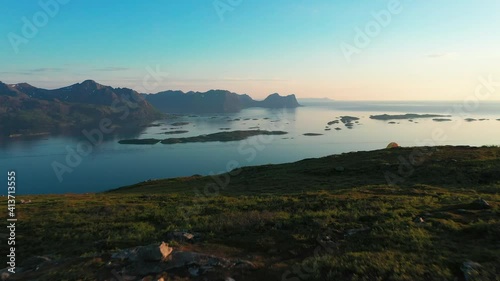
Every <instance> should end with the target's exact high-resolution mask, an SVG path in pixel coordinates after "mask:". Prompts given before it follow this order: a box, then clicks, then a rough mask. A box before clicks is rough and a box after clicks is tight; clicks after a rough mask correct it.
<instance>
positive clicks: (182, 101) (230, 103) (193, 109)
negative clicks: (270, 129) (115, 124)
mask: <svg viewBox="0 0 500 281" xmlns="http://www.w3.org/2000/svg"><path fill="white" fill-rule="evenodd" d="M143 96H144V97H145V98H146V100H147V101H148V102H150V103H151V104H152V105H153V106H155V107H156V108H158V109H159V110H161V111H163V112H167V113H223V112H238V111H240V110H242V109H245V108H249V107H265V108H295V107H298V106H300V105H299V103H298V102H297V100H296V98H295V95H289V96H286V97H282V96H280V95H279V94H272V95H270V96H269V97H267V98H266V99H265V100H263V101H256V100H253V99H252V98H251V97H250V96H248V95H240V94H236V93H232V92H229V91H225V90H210V91H208V92H187V93H184V92H182V91H165V92H160V93H157V94H150V95H143Z"/></svg>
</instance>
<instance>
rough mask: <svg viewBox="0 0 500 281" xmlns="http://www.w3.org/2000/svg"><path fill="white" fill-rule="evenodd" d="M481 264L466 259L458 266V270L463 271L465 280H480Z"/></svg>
mask: <svg viewBox="0 0 500 281" xmlns="http://www.w3.org/2000/svg"><path fill="white" fill-rule="evenodd" d="M481 268H482V266H481V265H480V264H479V263H477V262H473V261H466V262H464V263H463V264H462V266H461V267H460V270H462V272H463V273H464V278H465V281H475V280H480V279H479V278H480V272H481Z"/></svg>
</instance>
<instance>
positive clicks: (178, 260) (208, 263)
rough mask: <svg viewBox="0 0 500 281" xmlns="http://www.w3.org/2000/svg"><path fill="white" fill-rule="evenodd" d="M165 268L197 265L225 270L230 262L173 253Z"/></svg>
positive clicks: (211, 257)
mask: <svg viewBox="0 0 500 281" xmlns="http://www.w3.org/2000/svg"><path fill="white" fill-rule="evenodd" d="M166 265H167V268H168V269H169V270H170V269H175V268H182V267H186V266H190V267H192V266H193V265H197V266H199V267H203V268H210V267H222V268H227V267H229V266H230V265H231V262H230V261H229V260H227V259H225V258H220V257H216V256H211V255H206V254H200V253H196V252H180V251H179V252H173V253H172V254H171V255H170V256H169V257H168V259H167V261H166Z"/></svg>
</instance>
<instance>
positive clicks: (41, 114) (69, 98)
mask: <svg viewBox="0 0 500 281" xmlns="http://www.w3.org/2000/svg"><path fill="white" fill-rule="evenodd" d="M298 106H300V105H299V103H298V102H297V100H296V98H295V96H294V95H289V96H286V97H283V96H280V95H279V94H272V95H270V96H268V97H267V98H266V99H265V100H263V101H256V100H253V99H252V98H251V97H250V96H248V95H240V94H236V93H232V92H229V91H224V90H211V91H208V92H204V93H200V92H187V93H184V92H181V91H165V92H160V93H158V94H140V93H138V92H136V91H134V90H132V89H128V88H113V87H110V86H104V85H101V84H99V83H97V82H95V81H93V80H86V81H83V82H82V83H77V84H73V85H70V86H67V87H63V88H60V89H55V90H47V89H42V88H37V87H34V86H32V85H30V84H27V83H20V84H5V83H2V82H0V135H3V136H9V135H10V136H13V135H30V134H39V133H50V132H54V131H61V130H62V131H64V130H71V129H78V128H82V127H89V126H95V125H98V124H99V122H100V121H101V120H103V119H104V118H108V119H110V120H111V122H112V124H113V126H115V127H123V126H129V127H130V126H138V125H144V124H147V123H149V122H151V121H154V120H157V119H160V118H162V117H164V116H165V113H224V112H238V111H240V110H241V109H245V108H249V107H265V108H295V107H298Z"/></svg>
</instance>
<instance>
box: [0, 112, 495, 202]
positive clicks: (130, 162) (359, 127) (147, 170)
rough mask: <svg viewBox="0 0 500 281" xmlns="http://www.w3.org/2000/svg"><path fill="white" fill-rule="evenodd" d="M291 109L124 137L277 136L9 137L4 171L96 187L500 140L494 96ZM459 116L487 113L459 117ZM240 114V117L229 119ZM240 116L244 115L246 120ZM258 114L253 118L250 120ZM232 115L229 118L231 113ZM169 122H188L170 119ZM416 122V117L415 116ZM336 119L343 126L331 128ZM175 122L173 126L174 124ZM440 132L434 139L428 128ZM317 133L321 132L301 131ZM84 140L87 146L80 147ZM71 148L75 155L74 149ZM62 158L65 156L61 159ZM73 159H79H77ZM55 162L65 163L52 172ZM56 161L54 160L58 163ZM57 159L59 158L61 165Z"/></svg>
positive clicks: (35, 188) (49, 187)
mask: <svg viewBox="0 0 500 281" xmlns="http://www.w3.org/2000/svg"><path fill="white" fill-rule="evenodd" d="M302 104H303V105H305V106H304V107H300V108H297V109H293V110H271V109H261V108H253V109H247V110H244V111H242V112H239V113H236V114H218V115H208V116H196V117H195V116H183V117H180V118H178V119H172V120H160V121H158V122H155V123H160V124H161V125H160V126H158V127H148V128H144V129H143V130H142V131H140V132H136V133H133V134H130V135H128V136H127V137H128V138H160V139H163V138H167V137H188V136H196V135H200V134H209V133H214V132H221V131H222V130H221V128H226V129H227V128H228V129H230V130H247V129H250V128H255V127H259V128H260V129H263V130H283V131H287V132H288V134H287V135H283V136H273V137H269V136H256V137H252V138H250V139H248V140H245V141H239V142H226V143H220V142H212V143H191V144H175V145H163V144H156V145H147V146H138V145H121V144H118V143H117V141H118V140H119V139H121V138H123V136H122V137H118V136H106V137H107V139H106V140H105V141H103V142H102V143H101V144H99V145H97V146H94V147H92V152H91V153H90V154H88V155H86V156H81V159H75V157H71V156H68V155H71V153H69V152H68V151H71V150H77V148H78V145H79V144H82V143H88V141H87V139H86V138H85V137H84V136H83V135H81V136H76V137H71V138H70V137H47V138H44V139H38V140H10V141H8V142H7V143H5V142H4V143H2V144H1V145H0V163H1V168H2V170H3V171H4V172H3V173H4V174H5V178H6V174H7V170H11V169H13V170H15V171H16V173H17V193H18V194H46V193H85V192H98V191H104V190H108V189H112V188H117V187H120V186H124V185H130V184H134V183H137V182H141V181H145V180H148V179H157V178H169V177H178V176H189V175H193V174H201V175H208V174H211V173H215V174H217V173H222V172H225V171H227V170H228V165H229V166H230V169H231V168H234V166H233V165H235V164H237V165H239V166H253V165H261V164H271V163H272V164H277V163H285V162H291V161H298V160H301V159H304V158H312V157H321V156H327V155H331V154H338V153H343V152H350V151H364V150H373V149H381V148H385V147H386V146H387V144H388V143H390V142H392V141H395V142H397V143H399V144H400V145H402V146H421V145H473V146H481V145H500V130H499V129H500V121H497V119H499V118H500V103H498V102H490V103H483V104H480V105H478V106H477V107H476V106H472V105H468V106H467V107H464V104H463V103H462V102H446V103H445V102H303V103H302ZM384 113H387V114H405V113H421V114H422V113H436V114H451V115H452V117H451V119H452V121H451V122H436V121H433V120H432V119H415V120H414V121H416V122H410V121H408V120H399V121H396V124H389V122H387V121H377V120H372V119H370V118H369V116H370V115H374V114H384ZM345 115H349V116H355V117H359V118H360V120H359V124H356V125H355V126H354V127H353V128H352V129H348V128H346V127H345V126H344V125H343V124H339V125H332V126H330V127H331V128H332V130H331V131H325V126H327V123H328V122H329V121H332V120H335V119H336V118H338V117H339V116H345ZM465 118H476V119H488V120H484V121H477V122H465V121H464V119H465ZM234 119H239V120H234ZM245 119H246V120H245ZM253 119H257V120H253ZM231 120H233V121H231ZM175 122H189V124H187V125H183V126H172V123H175ZM417 122H418V123H417ZM336 127H340V128H341V129H342V130H339V131H337V130H335V128H336ZM173 128H175V129H173ZM172 130H187V131H189V132H188V133H185V134H182V135H164V134H161V133H164V132H167V131H172ZM436 131H438V132H441V135H443V138H441V139H433V134H434V132H436ZM305 133H319V134H323V135H321V136H304V135H303V134H305ZM87 148H88V147H87ZM73 156H74V155H73ZM68 159H69V161H68ZM78 160H79V161H78ZM54 163H59V164H61V165H65V166H66V167H67V168H68V170H66V172H64V173H63V174H62V175H61V177H60V178H58V176H57V174H56V172H55V171H54ZM57 165H58V164H57ZM60 167H62V166H60Z"/></svg>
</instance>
